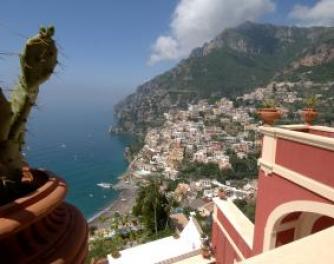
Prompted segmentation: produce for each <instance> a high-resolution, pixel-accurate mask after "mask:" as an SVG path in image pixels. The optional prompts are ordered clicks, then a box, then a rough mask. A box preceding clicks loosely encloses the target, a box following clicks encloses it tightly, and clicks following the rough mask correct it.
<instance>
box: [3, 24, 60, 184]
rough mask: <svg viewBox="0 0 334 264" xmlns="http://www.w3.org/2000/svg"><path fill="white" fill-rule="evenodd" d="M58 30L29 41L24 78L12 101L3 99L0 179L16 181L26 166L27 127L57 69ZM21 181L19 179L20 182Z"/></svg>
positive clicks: (23, 64) (22, 60) (22, 61)
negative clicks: (41, 90)
mask: <svg viewBox="0 0 334 264" xmlns="http://www.w3.org/2000/svg"><path fill="white" fill-rule="evenodd" d="M53 35H54V28H53V27H48V28H41V29H40V32H39V33H38V34H37V35H36V36H34V37H32V38H30V39H28V40H27V42H26V45H25V47H24V49H23V52H22V54H21V55H20V64H21V74H20V76H19V79H18V82H17V84H16V86H15V88H14V90H13V93H12V97H11V101H10V102H7V100H6V98H5V97H4V95H3V94H2V93H1V95H0V110H1V113H2V109H4V111H5V112H6V113H7V114H6V116H4V118H2V117H1V118H0V122H1V123H0V146H1V148H0V177H3V176H5V177H7V178H11V179H15V178H16V177H17V175H18V172H20V170H21V168H22V165H23V164H24V158H23V156H22V154H21V150H22V147H23V145H24V136H25V132H26V123H27V119H28V116H29V113H30V111H31V109H32V107H33V106H34V105H35V104H36V100H37V96H38V92H39V86H40V85H41V84H42V83H43V82H45V81H46V80H48V79H49V77H50V76H51V74H52V73H53V71H54V69H55V67H56V65H57V47H56V44H55V42H54V40H53V39H52V37H53ZM16 180H17V179H16Z"/></svg>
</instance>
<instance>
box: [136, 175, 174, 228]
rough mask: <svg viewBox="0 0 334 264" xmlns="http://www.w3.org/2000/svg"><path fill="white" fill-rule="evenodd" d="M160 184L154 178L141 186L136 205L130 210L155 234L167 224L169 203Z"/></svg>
mask: <svg viewBox="0 0 334 264" xmlns="http://www.w3.org/2000/svg"><path fill="white" fill-rule="evenodd" d="M159 187H160V184H158V182H157V181H156V180H151V181H150V182H149V184H148V185H146V186H141V187H140V189H139V191H138V194H137V198H136V205H135V206H134V207H133V209H132V212H133V214H134V215H135V216H138V217H140V218H141V221H142V223H143V224H144V226H145V227H146V228H147V229H148V231H150V232H151V233H155V234H157V233H158V231H161V230H163V229H165V228H166V227H167V226H168V220H169V214H170V209H171V208H170V205H169V202H168V200H167V197H166V196H165V194H164V193H162V192H160V190H159V189H160V188H159Z"/></svg>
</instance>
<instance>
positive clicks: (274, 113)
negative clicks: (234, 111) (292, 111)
mask: <svg viewBox="0 0 334 264" xmlns="http://www.w3.org/2000/svg"><path fill="white" fill-rule="evenodd" d="M257 114H258V115H259V116H260V118H261V120H262V121H263V123H264V124H265V125H269V126H272V125H273V124H274V123H275V121H276V120H278V119H280V118H281V116H282V113H281V112H280V111H278V110H277V109H276V108H262V109H260V110H259V111H258V112H257Z"/></svg>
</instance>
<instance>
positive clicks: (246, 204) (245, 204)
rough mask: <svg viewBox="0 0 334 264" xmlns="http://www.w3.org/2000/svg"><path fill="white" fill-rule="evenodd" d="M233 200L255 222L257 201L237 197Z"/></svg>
mask: <svg viewBox="0 0 334 264" xmlns="http://www.w3.org/2000/svg"><path fill="white" fill-rule="evenodd" d="M233 202H234V203H235V205H236V206H238V207H239V209H240V210H241V211H242V212H243V213H244V214H245V215H246V216H247V217H248V218H249V220H251V221H252V222H253V223H254V222H255V209H256V204H255V201H253V200H245V199H236V200H234V201H233Z"/></svg>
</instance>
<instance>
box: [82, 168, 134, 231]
mask: <svg viewBox="0 0 334 264" xmlns="http://www.w3.org/2000/svg"><path fill="white" fill-rule="evenodd" d="M119 178H120V181H119V182H118V183H117V184H115V188H116V189H117V190H119V193H118V196H117V198H116V199H115V200H113V201H111V202H110V203H109V204H108V206H106V207H104V208H103V209H102V210H101V211H99V212H98V213H96V214H95V215H93V216H92V217H90V218H89V219H88V220H87V223H88V225H89V226H95V227H97V228H104V227H106V226H107V225H108V224H107V223H106V221H104V220H106V219H108V218H111V217H112V216H113V215H114V213H116V212H118V213H119V214H121V215H123V214H126V213H128V212H130V210H131V209H132V207H133V206H134V204H135V201H136V193H137V189H138V187H137V186H136V185H134V184H129V183H126V182H125V181H124V180H123V179H124V174H123V175H122V176H120V177H119ZM101 218H102V219H101Z"/></svg>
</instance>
